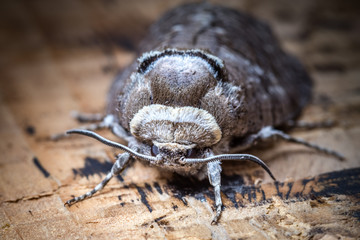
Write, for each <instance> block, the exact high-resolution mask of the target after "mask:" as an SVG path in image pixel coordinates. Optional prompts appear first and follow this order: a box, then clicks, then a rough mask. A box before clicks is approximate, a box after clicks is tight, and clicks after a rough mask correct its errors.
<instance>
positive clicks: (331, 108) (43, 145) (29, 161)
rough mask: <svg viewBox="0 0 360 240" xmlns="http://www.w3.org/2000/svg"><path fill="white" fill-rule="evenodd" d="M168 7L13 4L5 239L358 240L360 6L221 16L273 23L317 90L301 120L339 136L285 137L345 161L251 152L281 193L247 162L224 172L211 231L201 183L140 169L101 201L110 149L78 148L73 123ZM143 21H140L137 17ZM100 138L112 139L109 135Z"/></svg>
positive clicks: (253, 7) (0, 174)
mask: <svg viewBox="0 0 360 240" xmlns="http://www.w3.org/2000/svg"><path fill="white" fill-rule="evenodd" d="M177 4H178V2H174V1H171V2H170V1H160V0H158V1H136V2H134V3H131V4H129V3H128V2H122V1H103V2H96V1H87V2H86V3H85V2H80V1H59V2H56V4H54V3H50V2H49V1H36V2H32V1H31V2H29V1H21V0H17V1H7V2H5V3H2V7H1V8H0V16H1V17H0V18H1V22H2V23H3V24H2V26H3V28H2V29H1V30H0V31H1V32H0V36H1V37H0V43H1V45H0V49H1V56H0V97H1V101H0V116H1V117H0V138H1V141H0V150H1V153H2V155H1V157H0V227H1V228H0V238H1V239H39V238H40V239H54V238H62V239H64V238H65V239H74V238H101V239H104V238H105V239H106V238H110V239H114V238H116V239H143V238H150V239H158V238H167V239H181V238H186V239H211V238H215V239H225V238H232V239H239V238H248V239H288V238H295V239H304V238H305V239H309V238H310V239H311V238H313V239H336V238H344V239H346V238H348V239H352V238H353V239H356V238H359V236H360V232H359V216H360V214H359V213H360V207H359V206H360V205H359V196H360V193H359V192H360V188H359V182H360V179H359V175H360V174H359V173H360V170H359V167H360V156H359V151H358V149H359V148H360V124H359V123H360V113H359V111H358V109H359V108H360V107H359V106H360V98H359V96H360V94H359V89H360V82H359V62H360V59H359V56H360V54H359V49H360V48H359V40H360V39H359V35H358V31H359V24H360V21H359V17H358V12H357V8H356V6H355V1H354V2H351V1H346V2H341V3H340V2H339V1H335V0H334V1H323V0H317V1H315V2H314V1H301V2H298V3H297V6H296V8H295V7H294V6H293V4H294V3H293V2H288V1H280V0H278V1H271V2H269V1H257V2H254V1H241V2H227V3H223V4H225V5H228V6H232V7H234V8H236V9H242V10H245V11H248V12H250V13H252V14H254V15H255V16H257V17H259V18H262V19H263V20H265V21H268V22H269V24H270V25H271V26H272V27H273V29H274V31H275V34H276V35H277V36H278V37H279V40H280V42H281V43H282V45H283V46H284V47H285V48H286V49H287V50H288V51H290V52H292V53H293V54H295V55H297V56H298V57H299V58H300V59H301V60H302V61H303V62H304V63H305V65H306V66H307V68H308V69H309V71H310V74H311V76H312V77H313V78H314V81H315V89H314V97H313V101H312V103H311V104H310V105H309V106H308V107H307V108H306V109H305V112H304V113H303V114H302V116H301V119H302V120H306V121H323V120H327V119H333V120H336V121H337V122H338V124H337V125H336V126H334V127H331V128H327V129H315V130H296V131H292V132H291V134H292V135H294V136H297V137H302V138H305V139H306V140H308V141H312V142H316V143H318V144H320V145H322V146H327V147H329V148H332V149H334V150H337V151H339V152H342V153H343V154H344V155H345V156H346V161H343V162H341V161H338V160H337V159H333V158H331V157H328V156H324V155H322V154H319V153H315V152H314V151H312V150H308V149H306V148H304V147H301V146H296V145H293V144H289V143H283V142H276V143H275V144H272V145H270V146H267V147H261V148H257V149H254V150H251V152H249V153H252V154H255V155H257V156H259V157H260V158H261V159H263V160H264V161H265V162H266V163H267V164H268V165H269V166H270V168H271V170H272V171H273V173H274V175H275V176H276V177H277V179H278V180H279V182H276V183H273V182H272V181H271V179H270V177H269V176H267V175H266V174H265V173H264V171H263V170H261V169H260V168H258V167H257V166H255V165H254V164H249V163H224V164H223V178H222V183H223V186H222V198H223V202H224V206H225V209H224V212H223V215H222V218H221V220H220V222H219V224H218V225H217V226H212V225H210V221H211V219H212V216H213V215H212V214H213V209H212V208H213V207H214V202H213V200H214V199H213V192H212V188H211V187H210V185H209V183H208V182H207V181H203V182H198V181H195V180H193V179H189V178H183V177H179V176H173V175H172V174H169V173H164V172H161V171H159V170H158V169H156V168H150V167H147V166H144V165H142V164H141V163H138V162H136V163H135V164H134V165H133V166H131V167H129V168H128V170H127V171H125V172H124V173H123V174H122V175H121V177H118V178H115V179H113V180H112V181H111V182H110V183H109V184H108V185H107V187H106V188H105V189H104V190H103V191H102V192H101V193H99V194H96V195H95V196H94V197H93V198H91V199H88V200H86V201H83V202H81V203H78V204H76V205H74V206H72V207H70V208H67V207H64V206H63V203H64V201H66V200H68V199H69V198H71V196H72V195H80V194H82V193H85V192H86V191H88V190H90V189H91V188H93V187H94V186H95V185H96V184H97V183H98V182H100V181H101V179H102V178H103V177H104V176H105V174H106V172H107V171H108V170H109V169H110V168H111V162H112V161H113V159H114V154H115V153H116V151H115V150H113V149H110V148H107V147H105V146H103V145H101V144H98V143H97V142H95V141H94V140H91V139H88V138H83V137H81V136H76V137H72V138H69V139H65V140H62V141H58V142H52V141H49V140H48V138H47V137H48V136H49V135H50V134H52V133H58V132H61V131H63V130H66V129H70V128H73V127H75V126H78V123H77V122H76V121H74V120H73V119H71V117H70V112H71V111H72V110H79V111H82V112H93V113H96V112H101V111H103V110H104V107H105V100H106V99H105V96H106V92H107V90H108V87H109V86H110V83H111V82H112V80H113V77H114V75H115V73H116V72H117V71H118V69H120V68H123V67H124V66H126V65H127V63H129V62H130V61H131V60H132V58H133V57H134V55H135V54H134V51H135V50H134V49H135V46H136V43H137V41H138V40H139V39H141V36H143V35H144V33H145V32H146V27H147V26H148V25H149V24H150V23H151V22H152V21H153V20H155V19H157V18H158V17H159V16H160V15H161V13H163V12H164V11H165V10H166V9H168V8H170V7H172V6H175V5H177ZM135 13H136V14H135ZM101 134H103V135H105V136H107V137H109V138H111V139H113V140H117V139H116V138H115V137H114V136H112V135H111V134H110V133H108V132H107V131H102V132H101Z"/></svg>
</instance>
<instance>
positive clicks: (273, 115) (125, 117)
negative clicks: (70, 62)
mask: <svg viewBox="0 0 360 240" xmlns="http://www.w3.org/2000/svg"><path fill="white" fill-rule="evenodd" d="M138 56H139V57H138V59H137V61H134V62H133V63H132V64H131V65H130V66H129V67H127V68H126V69H124V70H123V71H122V72H121V73H120V74H119V75H118V76H117V77H116V79H115V81H114V82H113V84H112V86H111V88H110V91H109V94H108V98H107V101H108V106H107V113H106V115H105V116H104V117H103V118H99V117H98V115H96V116H93V117H92V116H87V117H82V118H84V119H85V120H94V119H96V120H99V122H98V123H97V124H92V125H88V126H83V127H82V128H81V129H74V130H69V131H68V132H67V133H68V134H83V135H87V136H90V137H92V138H95V139H97V140H99V141H101V142H103V143H105V144H107V145H109V146H112V147H117V148H120V149H122V150H123V151H124V153H122V154H119V155H118V157H117V159H116V162H115V163H114V165H113V167H112V169H111V171H110V172H109V173H108V174H107V176H106V177H105V179H104V180H103V181H102V182H101V183H100V184H98V185H97V186H96V187H95V188H94V189H93V190H92V191H90V192H88V193H86V194H84V195H82V196H79V197H75V198H73V199H71V200H68V201H67V202H66V203H65V204H67V205H72V204H74V203H76V202H79V201H81V200H83V199H85V198H89V197H91V196H92V195H93V194H94V193H96V192H97V191H99V190H101V189H102V188H104V186H105V185H106V184H107V183H108V182H109V180H110V179H111V178H112V177H113V176H114V175H116V174H119V173H120V172H121V171H122V170H123V169H124V168H125V167H126V164H127V163H128V162H129V161H130V160H131V159H137V160H141V161H144V162H146V163H148V164H150V165H152V166H156V167H159V168H162V169H164V170H169V171H173V172H176V173H179V174H182V175H186V176H188V175H192V176H195V177H197V178H198V179H200V180H201V179H204V178H206V177H208V179H209V182H210V184H211V185H212V186H213V188H214V194H215V208H216V212H215V214H214V218H213V221H212V223H217V221H218V220H219V218H220V215H221V211H222V201H221V196H220V186H221V176H220V173H221V161H225V160H247V161H252V162H255V163H257V164H259V165H260V166H261V167H262V168H264V169H265V170H266V171H267V172H268V173H269V174H270V176H271V177H272V178H273V179H275V178H274V176H273V175H272V173H271V172H270V170H269V168H268V167H267V166H266V164H265V163H264V162H263V161H262V160H260V159H259V158H258V157H256V156H253V155H250V154H244V153H243V154H230V152H234V150H237V151H244V150H246V149H247V148H249V147H251V146H253V145H254V143H255V142H257V141H261V140H265V139H268V138H270V137H273V136H277V137H279V138H282V139H285V140H287V141H291V142H295V143H299V144H303V145H306V146H308V147H311V148H314V149H316V150H318V151H321V152H325V153H327V154H331V155H334V156H336V157H339V158H341V157H342V156H341V155H340V154H339V153H337V152H334V151H331V150H328V149H326V148H323V147H320V146H317V145H314V144H311V143H308V142H305V141H303V140H301V139H297V138H294V137H291V136H290V135H288V134H286V133H284V132H282V131H280V130H278V129H277V127H279V126H281V125H284V124H286V123H287V122H289V121H292V120H294V119H295V118H296V117H297V116H298V115H299V114H300V112H301V110H302V109H303V108H304V106H305V105H306V104H307V103H308V101H309V99H310V97H311V90H312V81H311V79H310V77H309V75H308V74H307V72H306V71H305V69H304V67H303V66H302V65H301V64H300V62H299V61H298V60H297V59H296V58H294V57H293V56H291V55H289V54H287V53H285V52H284V51H283V50H282V49H281V48H280V46H279V43H278V41H277V40H276V38H275V37H274V35H273V34H272V32H271V30H270V28H269V27H268V26H267V25H266V24H264V23H263V22H261V21H259V20H257V19H255V18H254V17H252V16H249V15H247V14H245V13H241V12H238V11H236V10H233V9H229V8H225V7H222V6H216V5H211V4H209V3H195V4H187V5H183V6H180V7H177V8H175V9H173V10H170V11H169V12H167V13H166V14H165V15H164V16H163V17H161V18H160V19H159V20H158V21H157V22H155V23H154V24H153V25H152V26H151V28H150V30H149V33H148V35H147V36H146V37H145V39H144V40H143V41H142V43H141V44H140V46H139V50H138ZM80 117H81V116H80ZM84 119H83V120H84ZM99 128H109V129H111V131H112V132H113V133H114V134H115V135H116V136H118V137H120V138H121V139H123V140H125V141H127V143H128V146H124V145H122V144H119V143H116V142H113V141H110V140H107V139H105V138H103V137H101V136H100V135H98V134H96V133H94V132H93V131H91V130H96V129H99ZM57 137H59V136H56V137H55V138H57Z"/></svg>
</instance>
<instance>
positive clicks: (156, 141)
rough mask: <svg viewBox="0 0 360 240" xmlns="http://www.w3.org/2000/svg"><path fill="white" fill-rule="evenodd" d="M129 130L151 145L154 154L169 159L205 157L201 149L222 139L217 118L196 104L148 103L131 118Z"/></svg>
mask: <svg viewBox="0 0 360 240" xmlns="http://www.w3.org/2000/svg"><path fill="white" fill-rule="evenodd" d="M130 132H131V134H132V135H133V136H134V137H135V138H136V139H137V140H138V141H140V142H142V143H145V144H147V145H149V146H150V147H151V155H153V156H156V157H157V158H158V159H159V160H163V161H166V162H169V163H171V162H172V163H176V162H178V161H180V160H181V159H182V158H198V157H203V156H202V154H203V151H202V149H205V148H210V147H212V146H213V145H215V144H217V143H218V142H219V141H220V140H221V129H220V127H219V126H218V124H217V122H216V120H215V118H214V117H213V116H212V115H211V114H210V113H208V112H207V111H205V110H203V109H199V108H195V107H171V106H165V105H160V104H152V105H148V106H145V107H143V108H142V109H140V110H139V111H138V112H137V113H136V114H135V115H134V117H133V119H132V120H131V122H130Z"/></svg>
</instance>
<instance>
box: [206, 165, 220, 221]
mask: <svg viewBox="0 0 360 240" xmlns="http://www.w3.org/2000/svg"><path fill="white" fill-rule="evenodd" d="M207 169H208V177H209V182H210V184H211V185H212V186H213V187H214V194H215V207H216V213H215V217H214V218H213V220H212V222H211V224H217V222H218V220H219V218H220V215H221V211H222V202H221V194H220V186H221V166H220V161H215V162H209V163H208V164H207Z"/></svg>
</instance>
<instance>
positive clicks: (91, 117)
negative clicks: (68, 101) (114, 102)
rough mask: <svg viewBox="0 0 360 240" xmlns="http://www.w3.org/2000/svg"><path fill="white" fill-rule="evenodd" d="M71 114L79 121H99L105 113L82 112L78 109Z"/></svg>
mask: <svg viewBox="0 0 360 240" xmlns="http://www.w3.org/2000/svg"><path fill="white" fill-rule="evenodd" d="M71 116H72V117H73V118H75V119H76V120H78V121H79V122H83V123H85V122H100V121H103V120H104V118H105V117H106V115H104V114H101V113H82V112H78V111H73V112H72V113H71Z"/></svg>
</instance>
